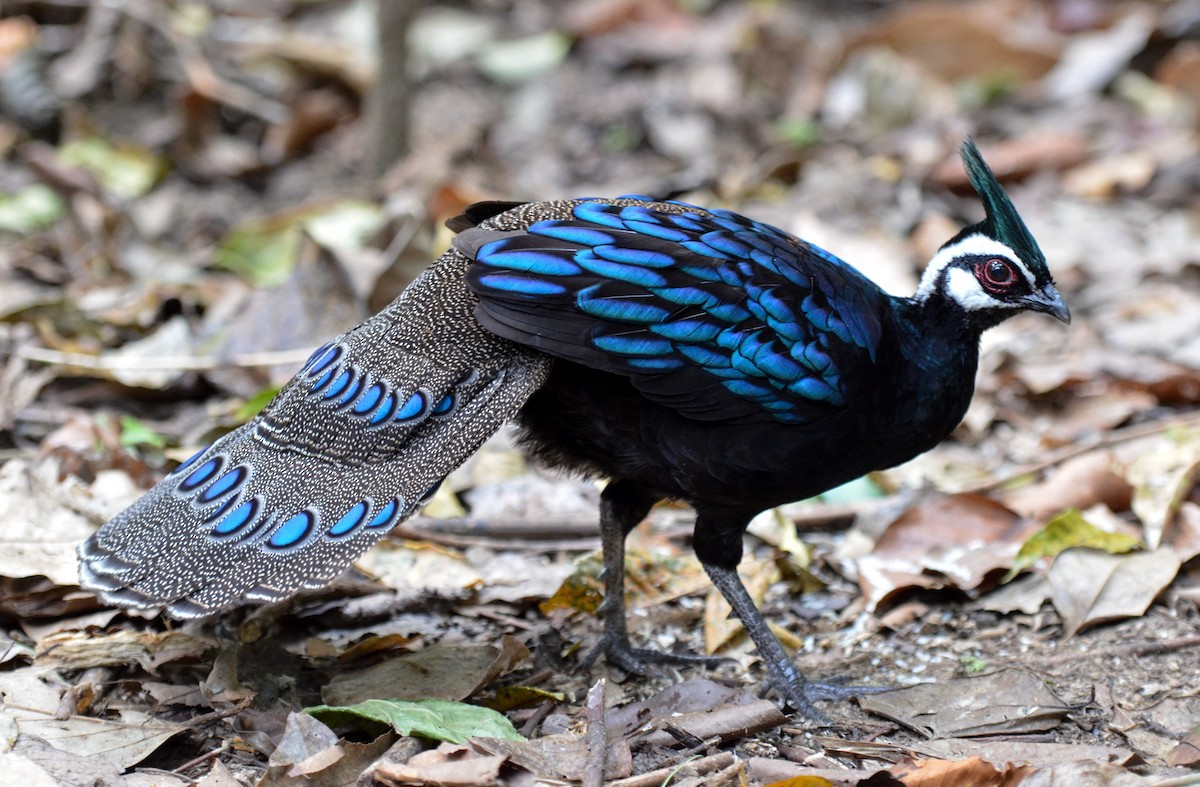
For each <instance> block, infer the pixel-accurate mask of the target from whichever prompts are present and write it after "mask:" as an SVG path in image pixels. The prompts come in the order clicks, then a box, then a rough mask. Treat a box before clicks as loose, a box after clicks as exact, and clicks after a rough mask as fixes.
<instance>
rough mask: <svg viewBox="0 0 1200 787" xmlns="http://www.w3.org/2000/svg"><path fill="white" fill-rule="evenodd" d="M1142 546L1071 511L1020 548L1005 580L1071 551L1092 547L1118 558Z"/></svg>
mask: <svg viewBox="0 0 1200 787" xmlns="http://www.w3.org/2000/svg"><path fill="white" fill-rule="evenodd" d="M1139 546H1141V542H1140V541H1138V539H1136V538H1134V537H1133V536H1131V535H1128V534H1127V533H1110V532H1108V531H1107V530H1101V529H1100V528H1098V527H1096V526H1095V525H1093V524H1092V523H1090V522H1088V520H1087V519H1086V518H1084V515H1083V514H1081V513H1080V512H1079V511H1077V510H1075V509H1073V508H1072V509H1068V510H1066V511H1064V512H1062V513H1061V514H1059V515H1058V516H1056V517H1054V518H1053V519H1051V520H1050V521H1049V522H1047V523H1046V526H1045V527H1043V528H1042V529H1041V530H1039V531H1038V532H1036V533H1034V534H1033V535H1032V536H1030V537H1029V538H1027V539H1026V540H1025V543H1024V544H1021V549H1020V550H1019V551H1018V552H1017V556H1016V557H1015V558H1013V564H1012V568H1011V569H1009V571H1008V574H1007V576H1006V577H1005V579H1006V580H1009V579H1012V578H1013V577H1015V576H1016V575H1017V574H1018V573H1020V572H1021V571H1023V570H1025V569H1026V568H1028V567H1029V566H1032V565H1033V564H1034V563H1036V562H1037V561H1038V560H1040V559H1041V558H1043V557H1054V556H1055V555H1057V554H1059V553H1060V552H1062V551H1063V550H1064V549H1069V548H1070V547H1089V548H1091V549H1099V550H1102V551H1104V552H1108V553H1109V554H1114V555H1115V554H1120V553H1123V552H1130V551H1132V550H1134V549H1137V548H1138V547H1139Z"/></svg>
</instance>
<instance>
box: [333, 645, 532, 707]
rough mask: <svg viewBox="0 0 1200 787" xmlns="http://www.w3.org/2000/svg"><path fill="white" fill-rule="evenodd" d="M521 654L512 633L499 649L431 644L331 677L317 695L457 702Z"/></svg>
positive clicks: (338, 699)
mask: <svg viewBox="0 0 1200 787" xmlns="http://www.w3.org/2000/svg"><path fill="white" fill-rule="evenodd" d="M527 658H529V649H528V648H526V647H525V646H524V645H522V644H521V643H520V642H518V641H517V640H516V639H513V638H512V637H503V638H502V639H501V641H500V646H499V647H496V646H494V645H448V644H438V645H431V646H430V647H428V648H426V649H425V650H422V651H420V652H419V653H412V654H408V655H404V656H399V657H396V658H393V659H389V660H387V661H385V662H383V663H381V664H377V665H375V666H373V667H368V668H367V669H364V670H358V671H356V672H347V673H343V674H341V675H337V676H336V677H334V678H333V680H331V681H330V682H329V684H328V685H326V686H325V688H324V689H323V690H322V691H321V698H322V700H324V701H325V703H326V704H328V705H354V704H356V703H359V702H364V701H366V700H370V699H396V700H420V699H443V700H454V701H460V700H464V699H466V698H467V697H469V696H471V695H472V694H474V693H475V692H476V691H478V690H479V689H481V688H483V687H484V686H486V685H488V684H489V683H491V682H492V681H493V680H495V679H496V678H497V677H498V676H500V675H503V674H505V673H507V672H511V671H512V670H513V669H514V668H515V667H516V666H517V665H518V664H520V663H521V662H523V661H525V659H527Z"/></svg>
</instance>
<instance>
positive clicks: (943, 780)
mask: <svg viewBox="0 0 1200 787" xmlns="http://www.w3.org/2000/svg"><path fill="white" fill-rule="evenodd" d="M890 771H891V773H892V775H893V776H895V777H896V778H898V779H900V780H901V781H903V782H904V787H943V786H944V785H949V784H963V785H967V784H969V785H971V787H1016V785H1018V784H1020V783H1021V782H1022V781H1023V780H1024V779H1025V778H1026V777H1027V776H1029V774H1030V773H1032V772H1033V769H1032V768H1030V767H1028V766H1025V765H1017V766H1012V765H1001V766H997V765H993V764H992V763H990V762H987V761H985V760H983V759H981V758H979V757H968V758H967V759H965V760H956V761H954V762H948V761H946V760H917V761H915V762H914V763H912V764H911V765H910V764H905V765H897V766H893V767H892V768H891V769H890Z"/></svg>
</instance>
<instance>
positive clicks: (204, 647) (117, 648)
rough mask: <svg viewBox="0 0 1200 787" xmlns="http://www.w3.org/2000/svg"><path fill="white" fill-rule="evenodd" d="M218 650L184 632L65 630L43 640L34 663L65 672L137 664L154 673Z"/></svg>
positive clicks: (206, 640) (207, 642)
mask: <svg viewBox="0 0 1200 787" xmlns="http://www.w3.org/2000/svg"><path fill="white" fill-rule="evenodd" d="M214 647H216V643H215V642H214V641H213V640H210V639H201V638H199V637H195V636H192V635H191V634H185V633H184V632H182V631H159V632H156V631H114V632H107V633H105V632H83V631H62V632H59V633H57V634H51V635H49V636H47V637H44V638H42V639H41V640H40V641H39V642H38V644H37V655H36V657H35V659H34V661H35V663H37V664H41V665H46V666H54V667H62V668H63V669H88V668H89V667H116V666H124V665H126V664H137V665H138V666H140V667H141V668H142V669H144V670H146V671H147V672H150V673H153V672H154V671H155V670H156V669H157V668H158V667H159V666H161V665H163V664H166V663H168V662H172V661H178V660H180V659H199V658H202V657H203V656H204V655H205V654H206V653H208V652H209V651H211V650H212V649H213V648H214Z"/></svg>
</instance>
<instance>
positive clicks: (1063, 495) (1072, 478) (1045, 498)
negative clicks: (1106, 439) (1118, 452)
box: [1003, 450, 1133, 520]
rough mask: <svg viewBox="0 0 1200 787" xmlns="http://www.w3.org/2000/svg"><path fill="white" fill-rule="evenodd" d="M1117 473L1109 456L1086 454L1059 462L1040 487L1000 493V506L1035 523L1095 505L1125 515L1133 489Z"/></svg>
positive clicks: (1033, 485) (1118, 467) (1105, 454)
mask: <svg viewBox="0 0 1200 787" xmlns="http://www.w3.org/2000/svg"><path fill="white" fill-rule="evenodd" d="M1121 469H1122V468H1121V466H1120V464H1119V463H1118V462H1117V460H1116V458H1115V457H1114V456H1113V455H1112V453H1111V452H1109V451H1103V450H1098V451H1089V452H1088V453H1086V454H1083V455H1081V456H1078V457H1075V458H1074V459H1070V460H1068V461H1066V462H1063V463H1062V464H1061V465H1059V466H1058V467H1057V468H1055V469H1054V471H1053V472H1052V473H1050V475H1049V476H1048V477H1047V478H1046V480H1044V481H1042V482H1040V483H1036V484H1031V485H1029V486H1023V487H1018V488H1016V489H1013V490H1011V491H1009V492H1006V493H1003V495H1004V503H1005V504H1006V505H1007V506H1008V507H1009V508H1011V509H1012V510H1013V511H1016V512H1017V513H1019V514H1022V515H1023V516H1026V517H1028V518H1029V519H1037V520H1044V519H1046V518H1048V517H1050V516H1051V515H1053V514H1055V513H1057V512H1059V511H1063V510H1065V509H1068V508H1075V509H1078V510H1080V511H1083V510H1085V509H1088V508H1091V507H1092V506H1094V505H1096V504H1097V503H1101V504H1103V505H1105V506H1107V507H1108V508H1109V510H1111V511H1127V510H1129V503H1130V499H1131V498H1132V496H1133V487H1132V486H1130V485H1129V482H1128V481H1126V480H1125V479H1124V478H1123V477H1122V476H1121V475H1120V474H1119V471H1120V470H1121Z"/></svg>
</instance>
